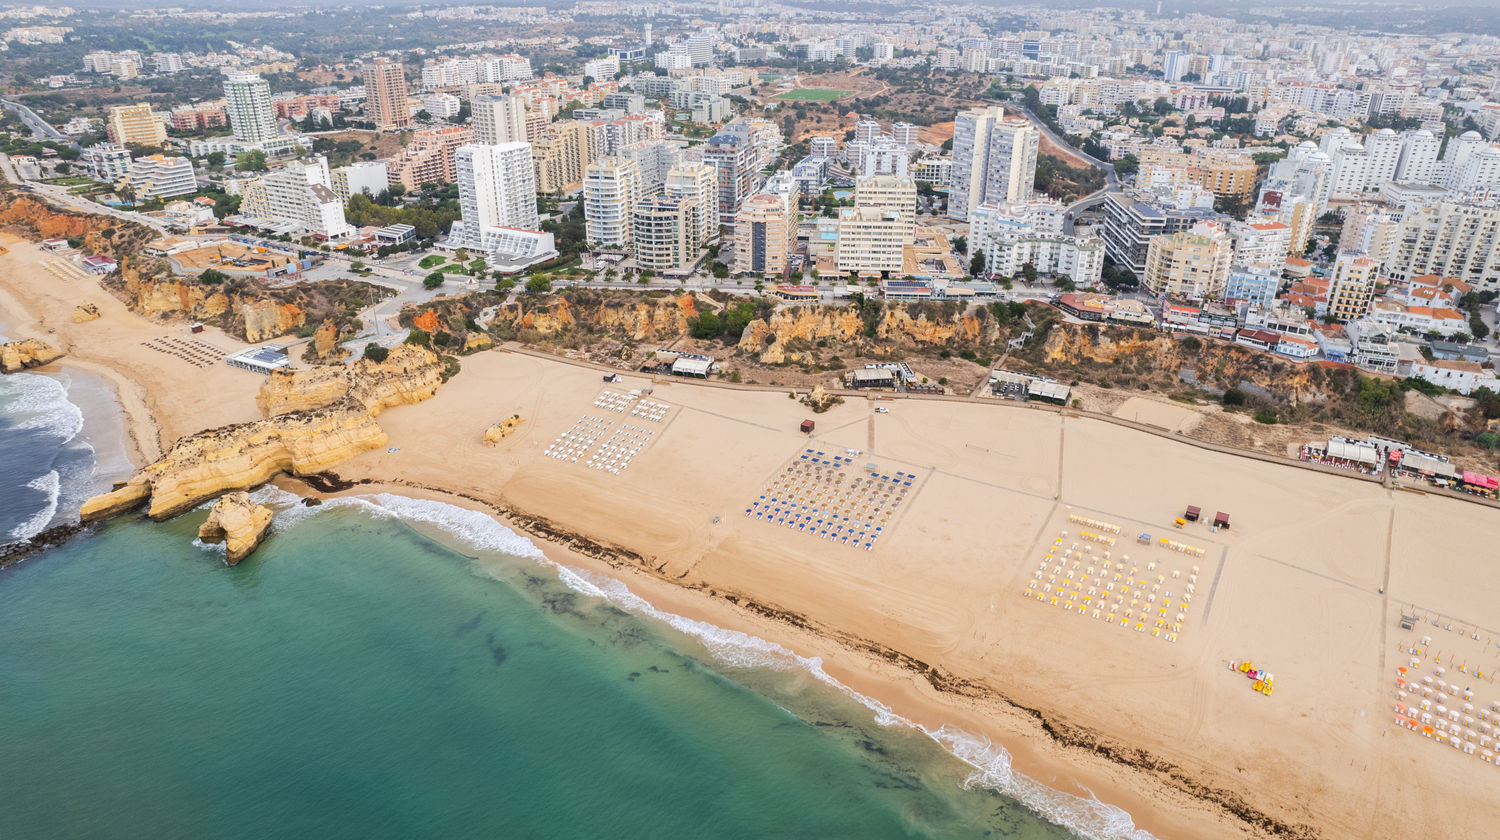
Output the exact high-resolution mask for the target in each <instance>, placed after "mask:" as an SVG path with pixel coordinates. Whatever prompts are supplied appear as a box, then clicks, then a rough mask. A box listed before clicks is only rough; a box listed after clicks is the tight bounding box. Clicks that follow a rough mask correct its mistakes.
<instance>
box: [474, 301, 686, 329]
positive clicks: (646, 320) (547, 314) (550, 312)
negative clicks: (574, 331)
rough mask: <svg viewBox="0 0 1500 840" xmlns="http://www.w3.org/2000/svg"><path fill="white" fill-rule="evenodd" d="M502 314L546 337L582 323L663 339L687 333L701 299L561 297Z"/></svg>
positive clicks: (511, 307)
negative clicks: (651, 300)
mask: <svg viewBox="0 0 1500 840" xmlns="http://www.w3.org/2000/svg"><path fill="white" fill-rule="evenodd" d="M500 317H501V318H504V319H507V320H509V321H510V322H511V323H513V324H514V325H515V326H517V327H519V328H522V329H533V330H536V331H537V332H538V333H540V334H541V335H543V336H551V335H556V334H557V333H560V332H563V331H564V330H567V329H569V328H571V327H574V326H578V325H583V326H588V327H591V328H594V329H599V330H602V331H604V332H607V333H610V334H614V335H620V336H623V337H628V338H629V339H631V340H632V341H647V340H651V341H664V340H669V339H673V338H679V337H681V336H683V335H686V334H687V331H688V322H689V321H691V320H692V319H694V318H697V317H698V301H697V299H696V298H695V297H694V296H693V295H690V294H687V295H682V296H681V297H676V298H662V299H660V300H656V301H653V302H645V303H638V302H632V301H629V300H620V299H615V298H608V297H603V298H599V299H593V298H589V297H583V298H582V299H581V300H579V301H578V302H574V303H570V302H569V301H567V300H564V299H561V298H559V299H557V300H553V301H550V302H549V303H547V304H545V305H542V306H536V307H528V306H526V305H525V304H510V305H509V306H507V307H506V308H505V309H504V310H502V312H501V314H500Z"/></svg>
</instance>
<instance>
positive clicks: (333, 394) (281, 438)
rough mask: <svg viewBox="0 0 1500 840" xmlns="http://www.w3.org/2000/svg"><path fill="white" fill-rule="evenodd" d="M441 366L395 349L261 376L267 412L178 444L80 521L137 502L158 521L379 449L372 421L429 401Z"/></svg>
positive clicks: (382, 440) (381, 438)
mask: <svg viewBox="0 0 1500 840" xmlns="http://www.w3.org/2000/svg"><path fill="white" fill-rule="evenodd" d="M442 368H443V366H442V363H441V362H439V361H438V358H437V356H435V355H434V354H433V353H432V352H430V351H428V350H426V349H423V348H421V347H413V346H409V345H403V346H401V347H398V348H395V349H393V350H392V351H391V354H390V357H389V358H388V359H387V360H386V361H385V362H383V363H379V364H377V363H375V362H371V361H369V360H367V359H361V360H360V361H359V362H356V363H355V364H353V365H350V366H348V368H347V369H345V368H315V369H312V370H305V371H295V372H291V373H282V374H278V375H276V376H274V377H271V378H268V379H267V381H266V384H265V385H264V386H262V389H261V394H260V396H259V397H258V398H257V402H258V403H259V404H260V406H261V409H262V410H263V411H266V412H267V413H268V414H272V415H273V416H270V417H267V418H266V419H264V420H255V421H252V422H249V423H241V424H238V425H233V426H226V427H224V428H221V429H210V430H208V431H204V432H199V433H198V434H196V435H190V436H188V437H185V438H183V439H181V440H179V441H178V442H177V443H176V444H174V445H173V446H172V448H171V449H170V450H169V451H168V452H167V453H166V454H165V455H163V456H162V457H161V458H160V459H158V460H157V461H156V462H155V463H153V464H150V465H148V466H147V467H146V468H145V469H143V470H141V471H140V472H139V473H137V474H136V475H135V476H134V477H132V478H131V479H130V480H129V481H127V482H125V483H123V484H122V485H121V486H119V487H117V488H116V489H114V490H112V491H111V492H109V493H105V494H104V495H101V496H96V497H94V498H92V499H90V500H88V501H87V502H86V503H84V505H83V509H82V510H81V512H80V513H81V516H82V518H83V519H84V521H90V520H94V519H101V518H104V517H108V516H113V515H115V514H117V513H121V512H123V511H126V510H130V509H131V508H134V507H136V506H138V505H140V504H143V503H145V504H146V505H147V508H146V513H147V515H148V516H150V517H151V518H153V519H166V518H169V517H172V516H175V515H177V514H179V513H182V512H183V511H186V510H190V509H191V508H193V507H194V506H195V505H198V504H201V503H202V502H204V501H206V500H208V499H212V498H214V497H216V496H218V495H220V494H222V493H224V492H226V491H231V490H245V489H248V488H251V487H255V486H257V485H260V484H263V483H265V482H266V481H268V480H270V479H271V478H273V477H275V476H276V475H278V474H280V473H291V474H293V475H308V474H311V473H317V472H323V471H324V470H327V469H329V468H331V467H333V466H334V465H336V464H338V463H340V462H342V461H345V460H348V459H349V458H352V457H353V456H355V455H358V454H359V453H361V452H365V451H368V450H371V449H378V448H380V447H382V446H384V445H385V444H386V434H385V431H384V430H382V429H381V428H380V426H379V425H378V424H377V423H376V422H375V417H376V415H378V414H379V413H380V412H381V410H383V409H385V408H388V407H390V406H393V405H401V404H403V403H414V402H420V401H422V400H425V399H427V398H429V397H431V396H432V395H433V394H434V393H436V391H437V387H438V385H439V384H440V383H441V382H442ZM330 374H339V375H330Z"/></svg>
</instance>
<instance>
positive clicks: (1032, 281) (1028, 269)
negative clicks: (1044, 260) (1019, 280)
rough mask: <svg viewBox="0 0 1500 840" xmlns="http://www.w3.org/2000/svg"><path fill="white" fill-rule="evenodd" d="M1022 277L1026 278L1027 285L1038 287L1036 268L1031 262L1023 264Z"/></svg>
mask: <svg viewBox="0 0 1500 840" xmlns="http://www.w3.org/2000/svg"><path fill="white" fill-rule="evenodd" d="M1021 276H1022V277H1023V278H1025V280H1026V285H1028V286H1034V285H1036V266H1034V265H1032V264H1031V263H1029V262H1024V263H1021Z"/></svg>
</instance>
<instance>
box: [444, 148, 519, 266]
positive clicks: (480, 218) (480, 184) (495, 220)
mask: <svg viewBox="0 0 1500 840" xmlns="http://www.w3.org/2000/svg"><path fill="white" fill-rule="evenodd" d="M455 168H456V169H457V176H456V180H457V181H458V206H459V210H460V212H461V214H462V216H461V220H460V221H457V222H454V223H453V227H452V229H451V230H449V232H448V241H449V244H450V245H452V246H454V247H459V248H468V249H470V250H476V251H484V252H485V253H495V252H496V251H498V250H501V249H502V248H503V247H504V240H505V236H506V232H507V231H511V230H524V231H534V230H536V229H537V226H538V219H537V210H536V171H535V168H534V166H533V164H532V159H531V146H529V145H527V144H526V143H521V142H515V143H501V144H498V145H468V146H463V147H461V148H459V149H458V151H457V153H456V155H455Z"/></svg>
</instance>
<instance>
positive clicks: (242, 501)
mask: <svg viewBox="0 0 1500 840" xmlns="http://www.w3.org/2000/svg"><path fill="white" fill-rule="evenodd" d="M270 527H271V509H270V508H268V507H266V506H265V505H258V504H256V503H255V502H252V501H250V494H249V493H246V492H244V491H243V490H240V491H236V492H234V493H226V494H224V495H223V496H220V497H219V500H218V501H217V502H214V506H213V509H212V510H210V511H209V512H208V519H207V520H205V521H204V523H203V524H202V525H201V526H199V528H198V539H200V540H203V541H204V542H206V543H224V548H225V550H226V553H225V555H224V563H225V564H226V565H230V566H233V565H235V564H237V563H239V562H240V561H241V560H243V559H245V558H246V557H249V556H250V552H252V551H254V550H255V549H256V548H257V547H258V546H259V545H260V543H261V540H263V539H265V536H266V531H267V530H268V529H270Z"/></svg>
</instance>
